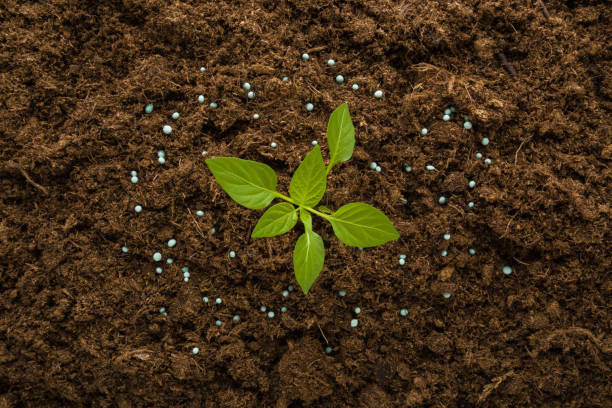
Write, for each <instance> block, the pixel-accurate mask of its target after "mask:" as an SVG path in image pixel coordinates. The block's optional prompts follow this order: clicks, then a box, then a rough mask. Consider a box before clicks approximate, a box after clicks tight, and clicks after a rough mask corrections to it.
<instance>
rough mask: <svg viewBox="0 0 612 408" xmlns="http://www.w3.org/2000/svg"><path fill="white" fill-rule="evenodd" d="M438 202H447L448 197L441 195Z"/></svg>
mask: <svg viewBox="0 0 612 408" xmlns="http://www.w3.org/2000/svg"><path fill="white" fill-rule="evenodd" d="M438 202H439V203H440V204H445V203H446V197H444V196H441V197H440V198H438Z"/></svg>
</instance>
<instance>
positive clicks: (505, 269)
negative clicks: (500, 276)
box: [502, 265, 512, 275]
mask: <svg viewBox="0 0 612 408" xmlns="http://www.w3.org/2000/svg"><path fill="white" fill-rule="evenodd" d="M502 272H503V273H504V275H510V274H511V273H512V267H510V266H508V265H506V266H504V267H503V268H502Z"/></svg>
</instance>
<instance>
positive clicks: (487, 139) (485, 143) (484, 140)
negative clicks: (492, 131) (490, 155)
mask: <svg viewBox="0 0 612 408" xmlns="http://www.w3.org/2000/svg"><path fill="white" fill-rule="evenodd" d="M480 143H481V144H482V145H483V146H488V145H489V138H488V137H483V138H482V140H481V141H480Z"/></svg>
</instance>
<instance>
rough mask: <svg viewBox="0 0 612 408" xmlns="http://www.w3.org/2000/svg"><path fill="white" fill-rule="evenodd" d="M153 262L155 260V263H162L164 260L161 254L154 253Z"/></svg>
mask: <svg viewBox="0 0 612 408" xmlns="http://www.w3.org/2000/svg"><path fill="white" fill-rule="evenodd" d="M153 260H154V261H155V262H159V261H161V260H162V254H160V253H159V252H156V253H154V254H153Z"/></svg>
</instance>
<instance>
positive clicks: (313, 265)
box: [293, 214, 325, 294]
mask: <svg viewBox="0 0 612 408" xmlns="http://www.w3.org/2000/svg"><path fill="white" fill-rule="evenodd" d="M309 215H310V214H309ZM324 262H325V248H324V246H323V238H321V236H320V235H319V234H317V233H316V232H314V231H312V229H306V231H305V232H304V233H303V234H302V235H300V237H299V238H298V240H297V243H296V244H295V249H294V251H293V270H294V272H295V278H296V279H297V281H298V283H299V284H300V287H301V288H302V292H304V294H307V293H308V291H309V290H310V287H311V286H312V284H313V283H314V281H315V280H316V279H317V277H318V276H319V274H320V273H321V269H323V263H324Z"/></svg>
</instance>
